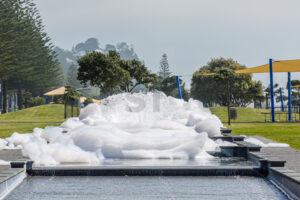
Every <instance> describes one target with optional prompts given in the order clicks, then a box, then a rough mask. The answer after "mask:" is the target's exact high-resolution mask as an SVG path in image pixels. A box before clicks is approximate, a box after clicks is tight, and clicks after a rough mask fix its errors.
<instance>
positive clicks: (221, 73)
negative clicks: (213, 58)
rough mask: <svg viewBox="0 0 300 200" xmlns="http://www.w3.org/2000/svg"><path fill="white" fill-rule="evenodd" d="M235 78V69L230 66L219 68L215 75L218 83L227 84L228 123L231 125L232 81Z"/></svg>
mask: <svg viewBox="0 0 300 200" xmlns="http://www.w3.org/2000/svg"><path fill="white" fill-rule="evenodd" d="M233 78H234V71H233V70H232V69H230V68H225V67H224V68H218V69H217V71H216V74H215V75H214V80H215V81H216V82H218V83H221V84H225V85H226V93H227V95H226V96H227V114H228V124H229V125H230V102H231V99H230V96H231V91H230V83H231V82H232V80H233Z"/></svg>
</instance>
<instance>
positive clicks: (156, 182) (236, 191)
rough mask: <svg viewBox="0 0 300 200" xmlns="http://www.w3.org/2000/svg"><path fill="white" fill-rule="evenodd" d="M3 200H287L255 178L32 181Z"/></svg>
mask: <svg viewBox="0 0 300 200" xmlns="http://www.w3.org/2000/svg"><path fill="white" fill-rule="evenodd" d="M6 199H30V200H35V199H36V200H40V199H75V200H77V199H105V200H110V199H113V200H119V199H120V200H135V199H143V200H152V199H155V200H165V199H210V200H217V199H222V200H227V199H228V200H238V199H243V200H246V199H251V200H252V199H255V200H260V199H264V200H270V199H274V200H275V199H286V197H285V196H284V195H283V194H282V193H281V192H280V191H279V190H277V189H276V187H275V186H273V185H272V184H271V183H270V182H268V181H266V180H264V179H262V178H254V177H33V178H27V179H25V180H24V182H23V183H22V184H21V185H19V186H18V187H17V188H16V189H15V190H14V191H13V192H12V193H10V194H9V196H7V198H6Z"/></svg>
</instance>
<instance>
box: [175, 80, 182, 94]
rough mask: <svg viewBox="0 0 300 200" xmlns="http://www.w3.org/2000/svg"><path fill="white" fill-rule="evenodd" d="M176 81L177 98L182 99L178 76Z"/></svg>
mask: <svg viewBox="0 0 300 200" xmlns="http://www.w3.org/2000/svg"><path fill="white" fill-rule="evenodd" d="M176 83H177V89H178V96H179V99H182V95H181V88H180V81H179V77H178V76H176Z"/></svg>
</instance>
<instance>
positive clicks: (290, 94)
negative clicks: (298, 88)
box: [288, 72, 292, 121]
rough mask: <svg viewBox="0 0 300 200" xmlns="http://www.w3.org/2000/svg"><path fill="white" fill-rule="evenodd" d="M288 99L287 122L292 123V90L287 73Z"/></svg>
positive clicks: (289, 75)
mask: <svg viewBox="0 0 300 200" xmlns="http://www.w3.org/2000/svg"><path fill="white" fill-rule="evenodd" d="M288 93H289V94H288V97H289V102H288V104H289V106H288V107H289V121H292V89H291V72H288Z"/></svg>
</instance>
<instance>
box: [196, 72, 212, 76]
mask: <svg viewBox="0 0 300 200" xmlns="http://www.w3.org/2000/svg"><path fill="white" fill-rule="evenodd" d="M194 75H195V76H212V75H215V73H207V74H200V73H199V72H196V73H194Z"/></svg>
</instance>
